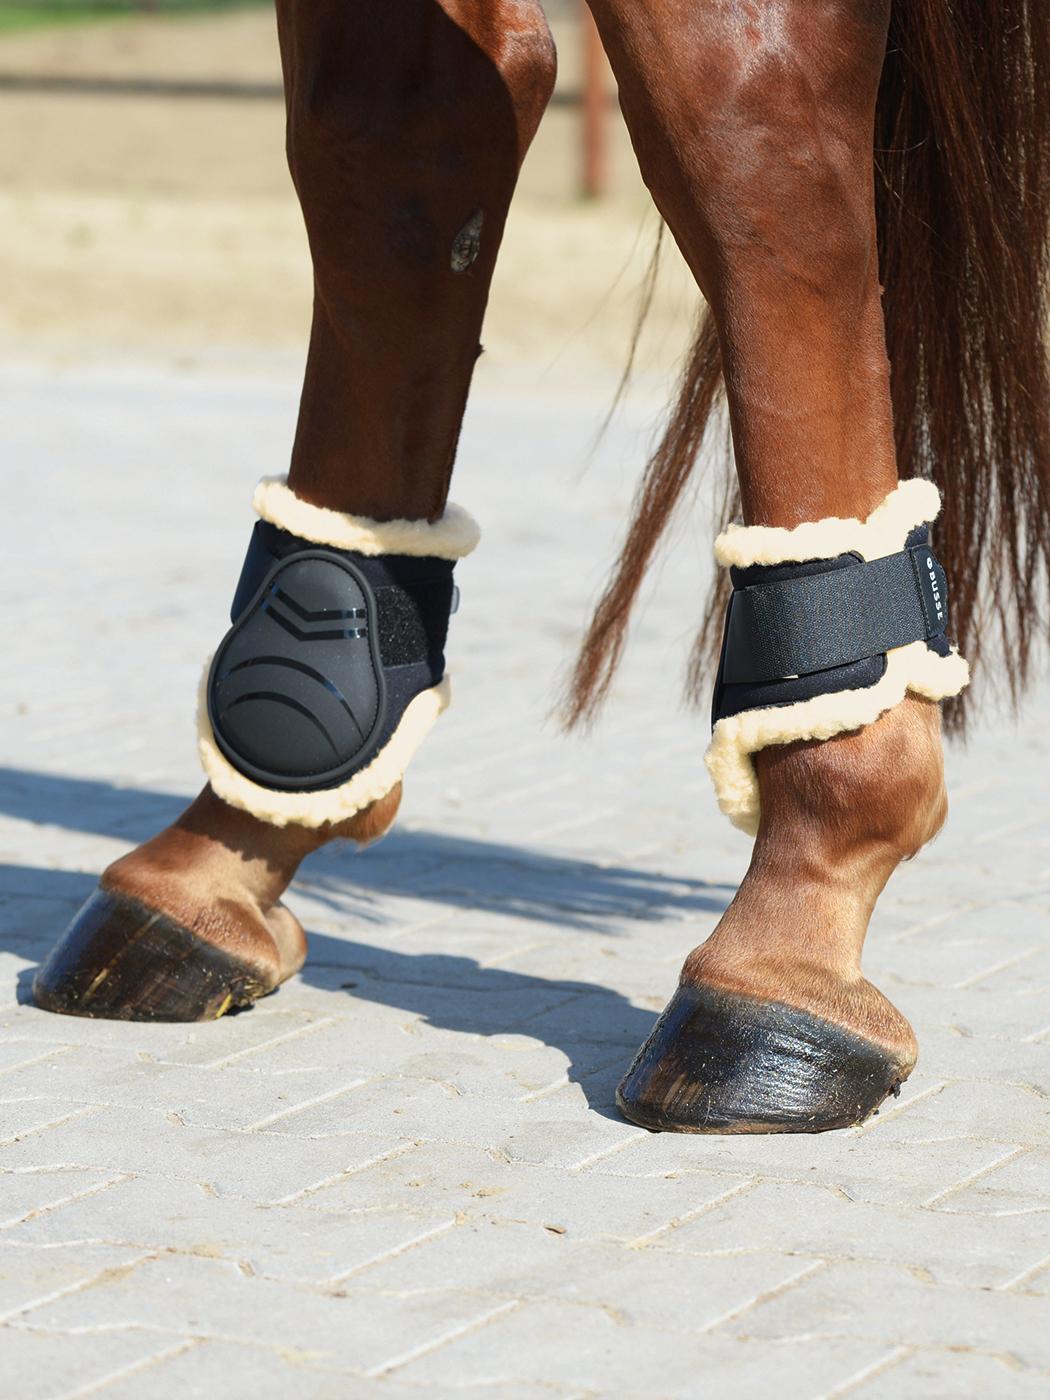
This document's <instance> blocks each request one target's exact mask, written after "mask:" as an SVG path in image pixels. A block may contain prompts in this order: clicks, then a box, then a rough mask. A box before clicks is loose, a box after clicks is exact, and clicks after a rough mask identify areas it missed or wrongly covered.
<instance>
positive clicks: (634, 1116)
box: [616, 985, 911, 1133]
mask: <svg viewBox="0 0 1050 1400" xmlns="http://www.w3.org/2000/svg"><path fill="white" fill-rule="evenodd" d="M910 1070H911V1066H910V1065H902V1064H901V1063H900V1062H899V1061H898V1060H897V1059H895V1058H894V1057H893V1056H892V1055H890V1054H889V1052H888V1051H886V1050H884V1049H882V1048H881V1047H880V1046H878V1045H875V1044H873V1043H872V1042H871V1041H868V1040H865V1039H863V1038H862V1037H861V1036H858V1035H855V1034H854V1033H853V1032H851V1031H847V1030H843V1029H842V1027H840V1026H836V1025H834V1024H832V1023H831V1022H830V1021H825V1020H823V1019H822V1018H821V1017H819V1016H814V1015H813V1014H812V1013H811V1012H808V1011H799V1010H797V1009H796V1008H794V1007H790V1006H784V1005H782V1004H780V1003H778V1002H762V1001H757V1000H754V999H753V998H751V997H745V996H739V995H737V994H735V993H731V992H721V991H717V990H716V989H715V988H713V987H703V986H686V985H683V986H680V987H679V988H678V991H677V992H676V993H675V994H674V996H673V997H672V999H671V1001H670V1003H669V1005H668V1007H667V1010H666V1011H665V1012H664V1014H663V1015H662V1016H661V1017H660V1019H659V1021H657V1023H656V1025H655V1026H654V1027H653V1031H652V1034H651V1035H650V1036H649V1039H648V1040H647V1041H646V1042H645V1044H644V1045H643V1046H642V1048H641V1049H640V1050H639V1052H638V1054H637V1055H636V1056H635V1059H634V1063H633V1064H632V1065H631V1067H630V1069H629V1070H628V1071H627V1074H626V1075H625V1076H624V1079H623V1081H622V1082H621V1084H620V1087H619V1088H618V1090H617V1091H616V1101H617V1104H618V1105H619V1107H620V1111H621V1112H622V1113H623V1115H624V1117H625V1118H628V1119H630V1121H631V1122H632V1123H637V1124H638V1125H639V1126H640V1127H643V1128H648V1129H650V1131H652V1132H677V1133H822V1132H826V1131H827V1130H828V1129H830V1128H848V1127H851V1126H853V1125H854V1124H856V1123H862V1122H863V1121H864V1119H865V1118H867V1117H869V1116H870V1115H871V1114H872V1113H874V1112H875V1110H876V1109H877V1108H878V1106H879V1104H881V1103H882V1102H883V1100H884V1099H885V1098H886V1097H887V1096H888V1095H889V1094H892V1093H896V1092H897V1090H898V1089H899V1087H900V1085H901V1083H902V1082H903V1081H904V1080H905V1079H906V1078H907V1077H908V1074H909V1072H910Z"/></svg>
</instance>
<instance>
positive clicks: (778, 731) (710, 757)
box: [704, 642, 970, 836]
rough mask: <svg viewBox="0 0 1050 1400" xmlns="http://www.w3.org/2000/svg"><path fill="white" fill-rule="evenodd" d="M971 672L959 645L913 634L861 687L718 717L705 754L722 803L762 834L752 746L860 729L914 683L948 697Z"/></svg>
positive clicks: (750, 830)
mask: <svg viewBox="0 0 1050 1400" xmlns="http://www.w3.org/2000/svg"><path fill="white" fill-rule="evenodd" d="M969 679H970V668H969V666H968V665H967V663H966V661H965V660H964V659H963V657H961V656H960V655H959V653H958V652H957V651H955V650H953V651H952V653H951V655H949V656H939V655H938V654H937V653H936V652H935V651H931V650H930V648H929V647H928V646H927V645H926V643H925V642H910V643H909V644H908V645H907V646H903V647H896V648H894V649H893V650H892V651H890V652H888V653H887V654H886V671H885V673H884V675H883V677H882V679H881V680H880V681H877V682H876V684H875V685H872V686H868V687H866V688H865V689H863V690H839V691H835V692H833V693H832V694H830V695H817V696H814V697H813V698H812V699H811V700H800V701H798V703H797V704H794V705H780V706H776V705H772V706H769V707H767V708H766V709H762V710H745V711H744V712H743V713H742V714H738V715H729V716H727V717H726V718H725V719H720V720H719V721H718V723H717V724H716V725H715V728H714V733H713V734H712V736H711V743H710V746H709V748H708V750H707V754H706V755H705V758H704V762H705V763H706V764H707V769H708V772H709V773H710V774H711V778H712V780H713V782H714V785H715V795H716V796H717V798H718V805H719V807H720V808H721V809H722V811H723V812H724V813H725V814H726V816H727V817H728V818H729V820H730V821H731V822H732V823H733V825H734V826H735V827H739V829H740V830H741V831H744V832H746V833H747V834H748V836H754V835H756V833H757V832H758V823H759V817H760V815H761V812H760V803H759V792H758V776H757V774H756V772H755V765H754V763H753V762H752V759H751V755H752V754H755V753H758V751H759V750H760V749H766V748H769V747H770V746H771V745H772V744H790V743H793V742H794V741H795V740H796V739H830V738H832V737H833V736H834V735H836V734H845V733H847V732H848V731H850V730H853V729H861V728H863V727H864V725H867V724H873V723H874V721H875V720H877V719H878V718H879V716H880V715H881V714H884V713H885V711H886V710H890V709H892V708H893V707H894V705H899V704H900V702H901V701H902V700H903V699H904V697H905V695H906V694H907V692H908V691H909V690H911V691H914V692H915V694H916V695H923V696H925V697H926V699H927V700H944V699H946V698H947V697H948V696H949V695H958V693H959V691H960V690H962V688H963V687H964V686H965V685H966V683H967V682H968V681H969Z"/></svg>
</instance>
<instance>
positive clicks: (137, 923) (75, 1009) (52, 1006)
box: [33, 889, 276, 1021]
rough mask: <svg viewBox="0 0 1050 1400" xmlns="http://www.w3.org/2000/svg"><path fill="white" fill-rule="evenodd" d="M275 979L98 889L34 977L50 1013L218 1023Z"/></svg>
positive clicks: (37, 996)
mask: <svg viewBox="0 0 1050 1400" xmlns="http://www.w3.org/2000/svg"><path fill="white" fill-rule="evenodd" d="M275 986H276V980H268V979H267V977H266V974H264V973H261V972H260V971H259V970H258V969H257V968H254V967H251V966H250V965H249V964H248V963H245V962H243V961H241V960H240V959H239V958H235V957H232V956H231V955H230V954H229V953H227V952H225V951H224V950H223V949H221V948H217V947H216V946H215V945H214V944H212V943H208V942H207V941H206V940H205V939H203V938H200V937H198V936H197V935H196V934H195V933H191V932H190V930H189V929H188V928H184V927H183V925H182V924H180V923H178V922H176V920H174V919H170V918H168V916H167V915H165V914H161V913H158V911H157V910H156V909H151V908H150V907H149V905H147V904H143V903H141V902H140V901H139V900H137V899H132V898H131V897H130V896H129V895H125V894H118V893H116V892H114V891H113V890H107V889H99V890H96V891H95V893H94V894H93V895H92V896H91V898H90V899H89V900H88V902H87V903H86V904H85V905H84V907H83V908H82V909H81V910H80V912H79V913H78V914H77V916H76V918H75V919H74V920H73V922H72V923H71V924H70V926H69V928H68V929H67V930H66V932H65V933H64V934H63V936H62V938H61V939H60V940H59V942H58V943H57V945H56V946H55V948H54V949H53V951H52V952H51V955H50V956H49V957H48V959H47V961H46V962H45V963H44V964H43V965H42V966H41V967H40V968H39V969H38V971H37V974H36V976H35V977H34V979H33V1000H34V1001H35V1002H36V1004H37V1006H39V1007H41V1008H42V1009H43V1010H44V1011H56V1012H58V1013H60V1014H62V1015H66V1016H94V1017H99V1018H104V1019H106V1020H113V1021H214V1020H216V1019H217V1018H218V1017H219V1016H222V1015H224V1014H225V1013H226V1012H227V1011H231V1010H233V1009H234V1008H235V1007H244V1006H250V1005H251V1004H252V1002H253V1001H256V1000H257V999H258V998H259V997H261V996H265V995H266V994H267V993H268V992H271V991H273V989H274V987H275Z"/></svg>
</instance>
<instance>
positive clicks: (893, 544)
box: [715, 477, 941, 569]
mask: <svg viewBox="0 0 1050 1400" xmlns="http://www.w3.org/2000/svg"><path fill="white" fill-rule="evenodd" d="M940 509H941V496H940V492H939V491H938V490H937V488H936V486H934V484H933V482H932V481H922V480H920V479H919V478H918V477H914V478H912V479H911V480H910V481H902V482H901V484H900V485H899V486H898V487H897V488H896V489H895V490H893V491H891V492H890V494H889V495H888V496H887V497H886V499H885V500H884V501H883V503H882V505H881V506H877V507H876V508H875V510H873V511H872V513H871V514H870V515H869V516H868V518H867V520H840V519H839V518H838V517H837V516H829V517H828V518H827V519H826V520H811V521H806V523H805V524H803V525H796V526H795V527H794V529H792V530H784V529H781V528H780V527H779V526H775V525H730V526H729V527H728V528H727V529H726V530H725V532H724V533H723V534H721V535H719V536H718V538H717V540H715V558H716V559H717V560H718V562H719V563H720V564H721V565H722V566H723V567H724V568H729V567H730V565H732V566H733V567H735V568H738V569H746V568H750V566H751V565H752V564H801V563H804V562H805V561H806V560H807V559H834V558H836V557H837V556H838V555H839V554H859V555H860V557H861V558H862V559H866V560H869V561H870V560H872V559H883V558H885V556H886V555H887V554H896V553H897V552H898V550H901V549H903V548H904V544H905V541H906V540H907V538H908V534H909V532H910V531H912V530H914V529H915V527H916V525H925V524H927V522H929V521H933V520H936V518H937V515H938V513H939V511H940Z"/></svg>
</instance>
